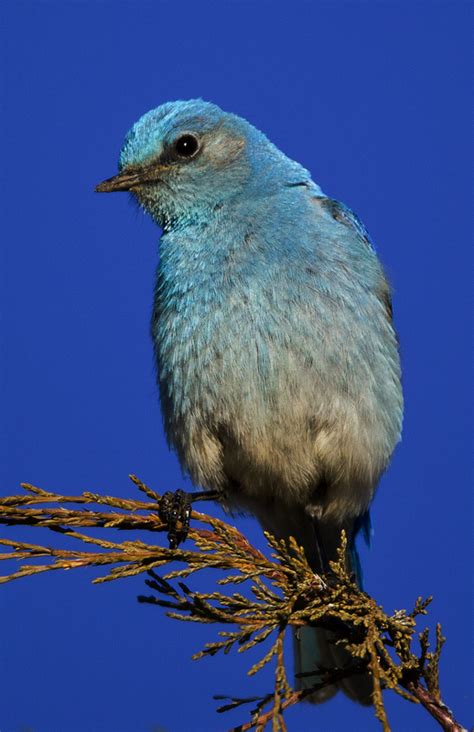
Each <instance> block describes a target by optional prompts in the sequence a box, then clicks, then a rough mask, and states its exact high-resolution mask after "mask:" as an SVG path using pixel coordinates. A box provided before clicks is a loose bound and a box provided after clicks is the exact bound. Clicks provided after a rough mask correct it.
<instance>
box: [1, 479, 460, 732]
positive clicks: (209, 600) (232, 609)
mask: <svg viewBox="0 0 474 732" xmlns="http://www.w3.org/2000/svg"><path fill="white" fill-rule="evenodd" d="M130 478H131V480H132V481H133V483H134V484H135V486H136V487H137V488H138V489H139V490H140V491H141V492H142V493H144V494H145V496H146V500H138V499H123V498H117V497H113V496H103V495H99V494H96V493H90V492H84V493H82V494H81V495H77V496H65V495H59V494H57V493H51V492H49V491H45V490H43V489H41V488H37V487H35V486H33V485H30V484H27V483H24V484H22V487H23V488H24V489H25V493H23V494H21V495H14V496H7V497H4V498H1V499H0V523H1V524H5V525H13V526H19V525H27V526H31V527H33V526H39V527H43V528H49V529H50V530H52V531H54V532H59V533H61V534H65V535H67V536H69V537H72V538H73V539H76V540H78V542H80V543H79V547H80V548H79V549H77V550H67V549H55V548H53V547H46V546H40V545H38V544H30V543H25V542H20V541H15V540H10V539H0V545H1V546H3V547H5V551H4V552H3V553H1V554H0V560H2V559H3V560H9V559H12V558H15V559H17V560H19V561H20V563H21V565H20V568H19V569H18V570H17V571H15V572H12V573H11V574H9V575H5V576H1V577H0V583H3V582H9V581H11V580H14V579H19V578H21V577H29V576H32V575H35V574H40V573H42V572H48V571H53V570H67V569H75V568H78V567H92V566H104V567H107V573H106V574H104V575H103V576H102V577H99V578H97V579H95V580H94V582H96V583H98V582H108V581H111V580H116V579H121V578H125V577H130V576H132V575H138V574H141V573H144V574H147V575H148V578H147V579H146V584H147V585H148V588H149V589H150V590H151V591H152V594H150V595H147V596H141V597H139V598H138V599H139V601H140V602H143V603H149V604H152V605H156V606H158V607H162V608H165V610H166V613H167V615H168V616H169V617H170V618H173V619H176V620H180V621H187V622H197V623H206V624H217V625H219V626H223V627H224V629H221V630H219V631H218V639H216V640H214V641H211V642H209V643H207V644H206V646H205V648H204V649H203V650H202V651H201V652H200V653H197V654H196V655H195V656H193V658H194V659H199V658H202V657H204V656H214V655H215V654H217V653H221V652H222V653H229V652H231V651H233V650H234V649H237V650H238V651H239V652H240V653H242V652H245V651H247V650H248V649H250V648H253V647H255V646H257V645H260V644H264V646H265V650H264V652H263V653H262V657H261V659H260V660H259V661H258V662H257V663H255V664H254V665H253V666H252V667H251V668H250V669H249V672H248V673H249V675H250V676H252V675H254V674H256V673H257V672H258V671H259V670H260V669H261V668H263V666H265V665H267V664H273V666H274V671H275V675H274V678H275V683H274V688H273V689H272V690H271V691H269V693H268V694H266V695H264V696H262V697H255V696H252V697H248V698H243V699H242V698H236V697H230V698H228V697H219V696H216V697H215V698H216V699H218V700H220V701H223V702H224V703H223V704H222V705H221V706H220V707H219V708H218V710H217V711H219V712H225V711H228V710H230V709H235V708H237V707H243V706H245V705H252V708H251V710H250V712H249V713H248V715H247V716H248V719H247V721H245V722H243V723H242V724H241V725H240V726H238V727H236V728H234V730H233V732H246V730H251V729H255V730H256V731H257V732H263V730H265V729H266V728H267V727H268V728H271V730H272V732H286V730H287V727H286V723H285V720H284V712H285V710H286V709H288V708H289V707H291V706H292V705H294V704H297V703H299V702H301V701H303V700H304V698H305V697H306V696H308V695H310V694H311V693H312V692H313V691H315V690H316V689H318V688H321V686H324V685H325V684H331V683H334V682H336V681H338V680H339V679H341V678H343V677H345V676H348V675H350V674H357V673H366V672H367V671H368V672H369V673H370V675H371V677H372V679H373V695H372V699H373V705H374V713H375V715H376V717H377V719H378V720H379V721H380V724H381V727H382V729H383V730H384V732H389V730H390V724H389V720H388V717H387V712H386V709H385V705H384V695H383V692H384V691H386V690H390V691H392V692H394V693H396V694H398V695H400V696H402V697H403V698H404V699H406V700H407V701H410V702H413V703H416V704H421V705H423V707H424V708H425V709H426V710H427V712H428V713H429V714H431V716H432V717H433V718H434V719H435V720H436V721H437V722H438V723H439V725H440V726H441V727H442V729H444V730H449V731H450V732H461V730H463V727H462V726H461V725H460V724H459V723H458V722H456V720H455V719H454V717H453V714H452V712H451V711H450V709H449V708H448V707H447V706H446V704H445V703H444V702H443V701H442V698H441V692H440V687H439V662H440V655H441V650H442V647H443V643H444V640H445V639H444V638H443V636H442V632H441V626H440V625H437V626H436V637H435V639H434V647H433V648H431V647H430V639H429V631H428V629H427V628H425V629H423V630H421V631H418V630H417V622H418V620H419V618H420V616H423V615H426V614H427V608H428V605H429V603H430V602H431V598H427V599H422V598H418V599H417V600H416V602H415V605H414V607H413V610H411V612H407V611H406V610H397V611H395V612H394V613H392V614H391V615H389V614H387V613H386V612H385V611H384V610H383V608H382V607H381V606H380V605H378V604H377V602H376V601H375V600H374V599H373V598H372V597H370V596H369V595H368V594H367V593H365V592H363V591H362V590H361V589H359V588H358V587H357V585H356V584H355V582H354V579H353V577H351V576H350V575H349V574H348V573H347V571H346V567H345V561H344V557H345V550H346V541H347V540H346V536H345V535H344V532H343V533H342V535H341V544H340V549H339V553H338V558H337V561H335V562H332V563H331V573H330V574H329V575H327V576H318V575H316V574H314V572H313V571H312V570H311V568H310V567H309V565H308V563H307V561H306V558H305V555H304V553H303V550H302V549H301V548H300V547H298V546H297V544H296V542H295V541H294V540H290V542H289V544H287V543H285V542H283V541H277V540H276V539H275V538H274V537H272V536H271V535H269V534H266V535H265V536H266V540H267V543H268V547H269V550H270V552H269V556H266V555H265V554H264V553H263V552H261V551H259V550H258V549H256V548H255V547H253V546H252V545H251V544H250V543H249V542H248V541H247V539H246V538H245V537H244V536H243V534H241V533H240V532H239V531H238V530H237V529H236V528H235V527H234V526H231V525H230V524H228V523H226V522H224V521H222V520H220V519H217V518H214V517H212V516H208V515H207V514H204V513H200V512H198V511H196V510H193V511H192V513H191V522H192V523H191V528H190V530H189V534H188V539H189V541H188V542H186V543H185V545H184V546H180V547H178V548H176V549H170V548H168V547H166V546H160V545H158V544H147V543H144V542H143V541H140V540H135V541H122V542H117V541H107V540H104V539H100V538H95V537H91V536H89V535H88V534H87V533H84V531H83V530H84V529H86V530H87V529H88V528H92V527H101V528H104V529H127V530H140V531H143V530H148V531H150V532H158V533H160V532H165V533H166V531H167V530H168V526H167V524H166V522H165V521H164V520H163V518H162V517H160V501H161V498H162V497H161V496H160V495H159V494H158V493H157V492H156V491H154V490H152V489H151V488H149V487H148V486H146V485H145V484H144V483H142V482H141V481H140V480H139V479H138V478H137V477H136V476H133V475H132V476H130ZM46 504H47V505H46ZM191 542H192V545H193V546H192V547H191V546H190V543H191ZM38 559H41V560H42V561H41V562H40V563H31V560H38ZM171 562H173V563H176V562H177V563H178V564H180V565H182V566H181V567H180V568H179V569H174V570H171V571H168V572H166V570H165V572H166V573H165V574H163V575H161V574H158V572H157V570H160V571H161V570H162V569H165V568H166V565H168V564H170V563H171ZM202 569H217V570H224V571H225V576H224V577H222V576H221V573H220V575H219V576H220V578H219V579H217V580H216V586H217V589H216V590H215V591H214V592H212V593H202V592H198V591H196V590H192V589H190V587H188V585H187V584H185V583H184V582H183V579H187V578H188V577H189V576H190V575H194V574H196V573H197V572H199V571H200V570H202ZM236 586H237V587H238V586H243V590H244V592H245V594H243V592H238V591H237V589H236ZM245 588H246V589H245ZM309 624H311V625H315V626H320V627H323V628H326V629H333V630H335V631H337V635H338V637H339V638H340V640H339V641H338V643H340V644H343V645H344V646H345V647H346V649H347V650H348V651H349V652H350V653H351V655H352V657H353V663H352V664H351V665H350V667H348V668H333V669H326V668H324V669H323V668H315V673H314V676H315V684H314V685H313V686H312V687H311V688H308V689H303V690H299V691H297V690H295V689H293V688H292V686H291V684H290V682H289V680H288V676H287V672H286V666H285V656H284V647H285V643H284V640H285V635H286V633H287V632H288V631H289V630H290V629H291V627H293V628H295V627H296V628H297V627H299V626H303V625H309ZM316 680H317V683H316ZM315 714H317V710H315Z"/></svg>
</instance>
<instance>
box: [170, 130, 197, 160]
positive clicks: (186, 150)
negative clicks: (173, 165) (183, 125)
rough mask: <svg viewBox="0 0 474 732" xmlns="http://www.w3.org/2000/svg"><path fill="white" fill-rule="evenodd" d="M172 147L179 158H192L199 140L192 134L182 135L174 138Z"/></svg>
mask: <svg viewBox="0 0 474 732" xmlns="http://www.w3.org/2000/svg"><path fill="white" fill-rule="evenodd" d="M174 149H175V150H176V152H177V153H178V155H179V156H180V157H181V158H192V157H193V155H196V153H197V151H198V150H199V141H198V139H197V138H196V137H194V135H182V136H181V137H178V139H177V140H176V142H175V144H174Z"/></svg>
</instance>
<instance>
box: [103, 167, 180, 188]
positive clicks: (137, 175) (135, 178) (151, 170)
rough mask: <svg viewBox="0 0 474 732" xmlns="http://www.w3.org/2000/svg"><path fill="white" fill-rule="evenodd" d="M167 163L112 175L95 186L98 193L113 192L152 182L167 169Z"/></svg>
mask: <svg viewBox="0 0 474 732" xmlns="http://www.w3.org/2000/svg"><path fill="white" fill-rule="evenodd" d="M168 167H169V166H167V165H150V166H147V167H146V168H142V169H141V170H136V171H128V172H124V173H119V175H114V176H113V177H112V178H107V180H104V181H102V183H99V185H98V186H96V187H95V190H96V191H97V192H98V193H114V192H115V191H130V190H132V188H134V187H135V186H139V185H142V184H144V183H154V182H156V181H158V180H159V176H160V173H161V172H162V171H163V170H166V169H168Z"/></svg>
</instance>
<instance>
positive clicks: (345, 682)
mask: <svg viewBox="0 0 474 732" xmlns="http://www.w3.org/2000/svg"><path fill="white" fill-rule="evenodd" d="M315 530H316V533H317V535H318V536H317V541H319V542H321V546H320V549H321V552H320V553H319V556H318V559H315V558H314V554H313V560H312V561H311V560H310V563H311V564H312V565H313V569H315V571H319V572H321V571H325V570H327V569H328V567H327V566H321V563H322V564H323V565H325V564H326V562H327V561H329V560H333V559H335V552H336V549H337V544H338V542H339V540H340V536H339V534H338V532H336V531H334V527H333V528H332V530H330V533H329V534H328V530H327V528H326V527H321V526H316V529H315ZM356 533H357V528H356V529H355V530H354V529H353V530H352V532H351V535H350V537H349V542H350V543H349V549H348V553H347V565H348V570H349V571H351V572H353V573H354V575H355V577H356V578H357V581H358V584H359V586H361V583H362V577H361V569H360V561H359V556H358V554H357V548H356V546H355V541H354V540H355V534H356ZM336 537H337V538H336ZM321 554H323V556H324V559H321ZM315 565H316V566H315ZM339 637H340V636H338V634H337V632H334V631H330V630H325V629H323V628H313V627H311V626H305V627H303V628H298V629H295V631H294V635H293V638H294V641H293V647H294V658H295V676H296V688H297V689H298V690H301V689H309V688H311V687H312V686H314V685H315V684H317V683H318V682H319V681H323V674H322V673H319V674H318V668H319V669H344V668H347V667H349V666H351V665H354V664H355V663H356V660H355V659H354V658H353V657H352V656H351V654H350V653H349V652H348V651H346V650H345V649H344V648H343V647H342V646H340V645H337V641H338V639H339ZM300 674H309V675H306V676H300ZM339 689H340V690H341V691H342V692H343V693H344V694H345V695H346V696H348V697H349V698H350V699H352V700H353V701H356V702H358V703H359V704H364V705H369V704H371V703H372V691H373V682H372V677H371V676H370V675H369V674H368V673H354V674H352V675H350V676H346V677H345V678H342V679H341V680H339V681H338V682H337V683H334V684H331V685H325V686H323V687H321V689H319V690H317V691H315V692H313V693H312V694H310V695H308V696H307V697H306V701H309V702H312V703H314V704H320V703H321V702H324V701H326V700H327V699H330V698H331V697H332V696H334V694H336V692H337V691H338V690H339Z"/></svg>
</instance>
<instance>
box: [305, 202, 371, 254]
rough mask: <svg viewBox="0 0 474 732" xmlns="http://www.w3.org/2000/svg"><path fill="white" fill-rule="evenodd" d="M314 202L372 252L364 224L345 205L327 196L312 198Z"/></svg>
mask: <svg viewBox="0 0 474 732" xmlns="http://www.w3.org/2000/svg"><path fill="white" fill-rule="evenodd" d="M313 200H314V202H315V203H316V204H317V205H319V206H321V207H322V209H323V210H324V211H326V213H328V214H329V216H331V217H332V218H333V219H334V221H337V222H338V223H339V224H343V225H344V226H346V227H347V228H348V229H350V230H352V232H353V233H354V234H356V235H357V237H358V238H359V239H361V240H362V241H363V242H364V243H365V244H366V245H367V246H368V247H369V248H370V249H372V250H374V245H373V242H372V239H371V238H370V235H369V232H368V231H367V228H366V227H365V225H364V223H363V222H362V221H361V219H360V218H359V217H358V215H357V214H356V213H355V211H353V210H352V209H351V208H349V206H346V204H345V203H342V202H341V201H337V200H336V199H335V198H329V197H328V196H314V198H313Z"/></svg>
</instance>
